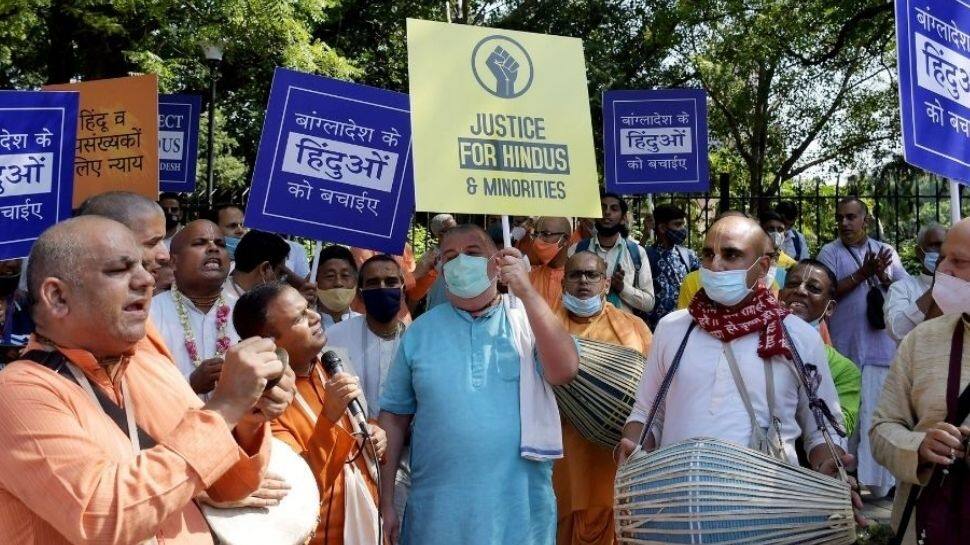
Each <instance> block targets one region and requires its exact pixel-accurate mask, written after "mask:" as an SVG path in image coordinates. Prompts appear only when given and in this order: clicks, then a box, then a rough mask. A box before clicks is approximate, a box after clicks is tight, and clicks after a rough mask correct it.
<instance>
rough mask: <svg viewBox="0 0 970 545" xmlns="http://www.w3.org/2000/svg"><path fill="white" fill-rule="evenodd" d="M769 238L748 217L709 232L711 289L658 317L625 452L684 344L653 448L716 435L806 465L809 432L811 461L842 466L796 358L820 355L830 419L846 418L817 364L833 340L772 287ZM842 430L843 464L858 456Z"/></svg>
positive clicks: (821, 394)
mask: <svg viewBox="0 0 970 545" xmlns="http://www.w3.org/2000/svg"><path fill="white" fill-rule="evenodd" d="M770 244H771V242H770V241H769V240H768V237H767V235H766V234H765V232H764V230H763V229H762V228H761V226H760V225H759V224H758V223H757V222H755V221H753V220H750V219H748V218H744V217H737V216H729V217H724V218H721V219H720V220H718V221H717V222H715V223H714V225H713V226H712V227H711V229H710V230H709V231H708V233H707V237H706V238H705V241H704V247H703V249H702V250H701V282H702V284H703V289H702V290H701V291H700V292H698V293H697V295H696V296H695V297H694V299H693V301H692V302H691V304H690V307H689V308H688V309H685V310H679V311H677V312H673V313H671V314H668V315H667V316H666V317H664V318H663V319H662V320H660V323H659V324H658V325H657V329H656V331H655V332H654V337H653V344H652V346H651V348H650V355H649V356H648V358H647V364H646V368H645V370H644V373H643V377H642V379H641V381H640V385H639V387H638V390H637V396H636V402H635V404H634V408H633V412H632V413H631V414H630V417H629V418H628V419H627V424H626V426H625V427H624V433H623V435H624V438H623V439H622V442H621V443H620V458H621V461H622V460H625V459H626V457H627V456H629V454H630V453H631V452H632V451H633V449H634V448H635V446H636V441H637V440H638V439H639V438H640V435H641V433H642V431H643V425H644V424H643V423H644V422H645V420H646V418H647V413H648V412H649V411H650V407H651V405H652V404H653V403H654V399H655V398H656V396H657V395H658V392H659V391H660V385H661V382H663V378H664V376H665V375H666V374H667V371H668V369H669V368H670V367H671V365H672V364H673V362H674V360H675V358H676V357H677V354H678V352H681V350H682V357H681V359H680V364H679V367H678V369H677V371H676V373H677V374H676V376H675V377H674V380H673V381H672V382H671V383H670V388H669V394H668V395H667V397H666V405H665V408H664V411H663V418H662V422H660V423H659V424H658V425H657V426H656V427H655V428H654V429H653V430H652V431H651V433H649V434H647V436H646V438H645V441H644V444H643V447H644V448H645V449H646V450H652V449H654V448H658V447H664V446H667V445H672V444H675V443H678V442H681V441H684V440H687V439H690V438H694V437H711V438H716V439H721V440H724V441H730V442H733V443H736V444H739V445H741V446H746V447H752V448H759V450H768V451H771V452H772V453H773V454H775V455H777V456H781V457H784V458H785V459H786V460H787V461H788V462H789V463H791V464H797V463H798V462H797V453H796V450H795V441H796V439H798V438H799V437H801V438H802V439H803V441H804V446H805V451H806V452H807V453H808V461H809V463H810V465H811V467H812V468H813V469H815V470H816V471H819V472H821V473H825V474H827V475H832V476H834V475H835V474H836V472H837V471H836V466H835V461H834V460H833V459H832V458H831V456H830V454H829V450H828V448H827V447H826V444H825V441H824V438H823V435H822V433H821V432H820V431H819V430H818V429H817V425H816V422H815V420H814V418H813V414H812V409H811V408H810V407H809V402H808V398H807V397H806V395H805V394H804V392H803V391H802V386H801V383H800V381H799V380H798V379H797V377H796V375H795V374H794V373H792V371H791V368H790V367H789V366H790V365H791V364H790V362H789V360H791V359H793V358H794V353H795V351H797V353H798V354H799V355H800V356H801V359H802V360H803V361H804V362H806V363H816V368H817V374H816V378H817V380H818V384H819V386H818V399H819V400H820V401H822V402H824V403H825V405H827V406H828V408H829V409H830V410H831V414H832V420H831V421H829V422H828V423H827V425H828V426H829V427H830V429H838V428H837V427H836V426H838V427H842V426H844V419H843V416H842V412H841V410H840V409H839V400H838V396H837V394H836V390H835V385H834V383H833V380H832V374H831V371H830V370H829V368H828V366H827V365H817V363H819V362H824V361H826V360H827V355H826V353H825V348H824V346H823V345H822V339H821V337H819V334H818V332H816V331H815V329H814V328H813V327H812V326H810V325H808V324H807V323H805V322H804V321H803V320H801V319H799V318H796V317H794V316H791V315H789V313H788V311H787V310H786V309H785V308H784V307H782V306H781V304H780V303H779V302H778V300H777V299H776V298H775V297H774V296H772V295H771V293H770V292H769V291H768V289H767V288H765V285H764V278H765V276H766V274H767V272H768V267H769V263H770V258H769V257H767V255H766V254H767V253H768V252H769V250H770ZM695 326H696V327H695ZM786 329H787V331H788V333H789V335H790V340H791V341H793V343H794V346H792V345H791V344H790V342H789V339H786V335H785V330H786ZM769 385H770V386H769ZM769 391H771V392H773V394H774V395H769V393H768V392H769ZM742 392H743V393H742ZM745 399H748V400H750V401H749V402H748V403H746V402H745ZM752 422H756V423H757V427H755V426H754V425H753V424H752ZM833 439H834V440H835V441H836V443H837V444H838V445H839V447H841V448H842V449H843V451H842V452H840V453H839V455H840V458H841V459H842V461H843V463H845V464H846V465H850V464H851V463H852V461H853V458H852V457H851V456H849V455H847V454H844V448H845V441H844V440H841V439H839V437H838V436H837V435H835V434H834V433H833ZM837 448H838V447H837ZM856 500H857V501H858V498H856ZM860 504H861V502H860Z"/></svg>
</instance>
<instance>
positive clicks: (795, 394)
mask: <svg viewBox="0 0 970 545" xmlns="http://www.w3.org/2000/svg"><path fill="white" fill-rule="evenodd" d="M691 321H692V318H691V316H690V314H689V313H688V311H687V310H678V311H676V312H673V313H671V314H668V315H667V316H665V317H664V318H663V319H662V320H660V323H659V324H658V325H657V330H656V332H655V333H654V335H653V344H652V345H651V346H650V354H649V356H648V357H647V364H646V368H645V371H644V373H643V377H642V378H641V380H640V385H639V387H638V388H637V398H636V402H635V404H634V407H633V413H632V414H631V415H630V417H629V419H628V422H644V421H645V420H646V418H647V415H648V414H649V413H650V407H651V406H652V405H653V401H654V398H655V397H656V395H657V392H658V391H659V389H660V384H661V383H662V382H663V378H664V375H666V373H667V370H668V369H669V368H670V365H671V364H672V363H673V360H674V356H675V355H676V353H677V349H678V348H679V347H680V343H681V341H682V340H683V338H684V334H685V333H686V332H687V327H688V325H689V324H690V323H691ZM785 325H786V326H787V327H788V330H789V332H790V333H791V336H792V338H793V339H794V341H795V345H796V347H797V348H798V353H799V354H800V355H801V356H802V360H803V361H804V362H805V363H806V364H810V363H814V364H815V365H816V366H817V367H818V370H819V375H821V384H820V386H819V389H818V396H819V398H821V399H823V400H824V401H825V403H826V404H827V405H828V406H829V408H830V409H832V412H833V413H835V414H836V415H837V417H838V418H839V420H840V421H842V422H844V419H843V418H842V410H841V408H840V407H839V398H838V394H837V393H836V391H835V383H834V382H833V381H832V373H831V371H830V370H829V366H828V363H827V361H828V360H827V355H826V352H825V347H824V345H823V344H822V339H821V337H819V335H818V332H817V331H815V329H814V328H813V327H812V326H810V325H808V324H807V323H805V322H804V321H803V320H801V319H799V318H797V317H795V316H792V315H789V316H788V317H787V318H786V319H785ZM758 335H759V334H758V333H757V332H755V333H750V334H748V335H745V336H744V337H741V338H738V339H735V340H733V341H731V347H732V349H733V350H734V354H735V357H736V358H737V361H738V367H739V369H740V371H741V377H742V379H743V381H744V384H745V385H746V387H747V390H748V395H749V396H750V398H751V404H752V406H753V408H754V412H755V416H756V417H757V419H758V423H759V424H760V425H761V427H763V428H767V427H768V404H767V394H766V391H765V368H764V360H763V359H762V358H761V357H759V356H758V355H757V349H758ZM770 361H771V367H770V368H771V370H772V371H773V373H774V375H773V376H774V383H775V402H774V405H775V417H776V418H778V419H779V420H780V421H781V426H780V427H781V429H780V432H781V440H782V442H783V443H784V447H785V453H786V454H787V456H788V459H789V461H790V462H791V463H793V464H797V463H798V457H797V454H796V451H795V440H796V439H798V438H799V437H802V438H804V441H805V449H806V451H808V452H810V451H811V450H812V449H813V448H815V447H816V446H818V445H821V444H823V443H824V439H823V438H822V434H821V432H819V431H818V429H817V428H816V424H815V418H814V416H813V415H812V411H811V409H810V408H809V406H808V398H807V396H806V395H805V392H804V389H803V388H802V387H801V384H800V383H799V381H798V378H797V375H796V374H795V368H794V366H793V365H792V364H791V363H790V362H789V361H788V360H787V359H785V358H783V357H780V356H776V357H774V358H771V360H770ZM661 411H662V412H663V414H662V415H661V419H660V420H659V422H658V423H657V424H656V426H655V428H654V436H655V437H659V441H658V445H659V446H661V447H663V446H666V445H672V444H675V443H678V442H680V441H684V440H687V439H691V438H694V437H711V438H716V439H722V440H725V441H730V442H732V443H736V444H739V445H741V446H745V447H746V446H748V444H749V440H750V438H751V431H752V430H751V420H750V419H749V418H748V413H747V411H746V410H745V408H744V403H743V402H742V401H741V396H740V395H739V393H738V389H737V386H736V385H735V383H734V379H733V378H732V375H731V369H730V367H729V364H728V361H727V358H726V356H725V354H724V343H722V342H721V341H719V340H718V339H716V338H714V337H713V336H711V335H710V334H708V333H707V332H706V331H704V330H703V329H701V328H700V327H696V328H694V332H693V333H691V337H690V340H689V341H688V343H687V348H686V349H685V351H684V356H683V359H682V360H681V362H680V367H679V369H678V370H677V374H676V375H675V376H674V379H673V381H672V382H671V385H670V391H669V392H668V394H667V399H666V402H665V404H664V406H663V407H661ZM832 435H833V438H834V439H835V440H836V442H837V443H838V444H839V445H840V446H841V447H842V448H843V449H844V448H845V441H843V440H840V439H839V438H838V436H837V435H835V434H834V433H833V434H832Z"/></svg>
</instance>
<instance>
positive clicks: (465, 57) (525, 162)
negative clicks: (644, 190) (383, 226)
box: [407, 19, 600, 217]
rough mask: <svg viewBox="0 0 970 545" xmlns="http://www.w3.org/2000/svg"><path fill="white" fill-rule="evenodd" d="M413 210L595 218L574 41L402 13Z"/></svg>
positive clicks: (592, 164) (578, 50)
mask: <svg viewBox="0 0 970 545" xmlns="http://www.w3.org/2000/svg"><path fill="white" fill-rule="evenodd" d="M407 31H408V73H409V81H410V97H411V122H412V125H413V128H414V170H415V180H416V187H415V193H416V202H417V208H418V209H419V210H425V211H436V212H466V213H477V214H481V213H494V214H520V215H523V214H524V215H560V216H582V217H599V216H600V204H599V193H598V186H597V179H598V176H597V172H596V161H595V156H594V153H593V138H592V125H591V122H590V113H589V95H588V94H587V92H586V64H585V62H584V60H583V43H582V41H581V40H579V39H576V38H564V37H560V36H546V35H542V34H531V33H526V32H512V31H507V30H500V29H494V28H482V27H473V26H465V25H453V24H447V23H436V22H430V21H419V20H415V19H408V21H407Z"/></svg>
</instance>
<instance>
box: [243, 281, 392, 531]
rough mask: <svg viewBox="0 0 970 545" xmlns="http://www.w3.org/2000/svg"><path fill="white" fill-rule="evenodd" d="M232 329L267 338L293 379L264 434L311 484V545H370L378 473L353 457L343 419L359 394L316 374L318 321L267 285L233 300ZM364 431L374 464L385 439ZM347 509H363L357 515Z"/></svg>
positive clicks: (286, 292) (355, 444)
mask: <svg viewBox="0 0 970 545" xmlns="http://www.w3.org/2000/svg"><path fill="white" fill-rule="evenodd" d="M233 323H234V325H235V327H236V330H237V331H238V332H239V333H240V335H243V336H246V337H248V336H251V335H264V336H269V337H272V338H273V339H274V340H275V341H276V345H277V346H278V347H280V348H283V349H284V350H286V352H287V354H288V355H289V365H290V367H292V368H293V371H294V372H295V373H296V393H295V395H294V400H293V403H292V404H291V405H290V406H289V407H288V408H287V409H286V411H284V412H283V414H282V415H280V416H279V417H278V418H277V419H276V420H274V421H273V422H272V423H271V427H272V430H273V436H274V437H276V438H277V439H279V440H281V441H284V442H285V443H287V444H288V445H290V447H292V448H293V450H294V451H296V452H297V454H300V455H301V456H302V457H303V458H304V459H305V460H306V461H307V463H308V464H309V466H310V469H311V470H312V471H313V474H314V476H315V477H316V480H317V486H318V487H319V489H320V522H319V524H318V526H317V531H316V532H315V533H314V536H313V538H312V539H311V541H310V543H311V545H343V544H345V543H346V544H347V545H356V544H357V543H376V535H377V525H378V518H377V485H376V483H375V480H374V478H373V477H372V475H373V474H375V473H376V471H377V467H376V463H375V461H374V460H373V457H371V456H369V455H368V453H366V452H365V453H360V455H359V456H358V453H359V450H360V449H361V448H363V446H364V445H362V443H361V442H360V441H358V440H357V439H356V438H355V436H354V435H353V433H355V432H356V431H357V428H356V427H355V426H356V424H354V423H353V422H351V419H350V417H349V416H348V415H347V405H348V404H349V403H350V401H351V400H353V399H360V400H363V399H364V394H363V393H362V392H361V390H360V386H359V383H358V379H357V377H356V376H353V375H350V374H347V373H336V374H335V375H333V376H330V375H328V374H327V373H326V371H324V370H323V365H322V364H321V362H320V351H321V350H322V349H323V347H324V345H325V344H326V342H327V337H326V335H325V334H324V332H323V326H322V324H321V322H320V315H319V314H317V313H316V312H314V311H313V310H312V309H311V308H309V307H308V306H307V302H306V299H304V298H303V297H302V296H301V295H300V293H299V292H298V291H296V290H295V289H293V288H292V287H289V286H280V285H275V284H267V285H263V286H259V287H257V288H255V289H254V290H251V291H249V292H247V293H246V294H244V295H243V296H242V297H240V298H239V301H238V302H237V303H236V308H235V310H234V312H233ZM369 429H370V433H371V436H372V437H373V438H374V441H375V446H376V451H377V453H376V454H377V458H378V459H380V458H382V457H383V456H384V448H385V446H386V443H387V439H386V438H385V435H384V432H383V430H381V429H380V428H378V427H377V426H375V425H373V424H371V425H369ZM351 460H353V461H352V462H351ZM348 463H350V465H348ZM369 466H370V467H369ZM372 471H374V472H375V473H372ZM349 479H355V480H354V481H350V480H349ZM348 502H352V505H353V506H359V505H365V508H364V509H363V514H362V515H361V511H360V510H356V509H352V508H351V504H348ZM367 506H370V508H371V509H372V511H368V510H367ZM355 513H356V515H355ZM368 514H370V515H372V516H373V518H372V519H369V518H368ZM370 536H374V537H373V538H371V537H370Z"/></svg>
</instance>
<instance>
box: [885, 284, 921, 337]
mask: <svg viewBox="0 0 970 545" xmlns="http://www.w3.org/2000/svg"><path fill="white" fill-rule="evenodd" d="M932 285H933V277H932V276H930V275H928V274H920V275H919V276H908V277H906V278H902V279H900V280H899V281H898V282H893V283H892V285H891V286H889V293H888V294H887V295H886V305H885V307H884V308H883V313H884V314H885V317H886V331H887V332H888V333H889V336H890V337H892V338H893V339H896V342H899V341H901V340H903V337H905V336H906V334H907V333H909V332H910V331H912V330H913V328H914V327H916V326H918V325H919V324H921V323H923V320H924V319H925V318H926V317H925V316H924V315H923V311H922V310H920V309H919V307H917V306H916V300H917V299H919V298H920V297H922V296H923V294H924V293H926V290H928V289H930V286H932Z"/></svg>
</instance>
